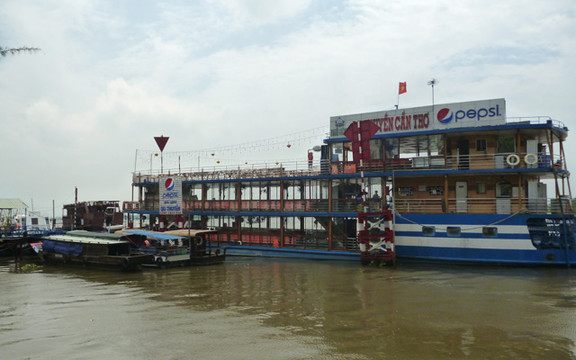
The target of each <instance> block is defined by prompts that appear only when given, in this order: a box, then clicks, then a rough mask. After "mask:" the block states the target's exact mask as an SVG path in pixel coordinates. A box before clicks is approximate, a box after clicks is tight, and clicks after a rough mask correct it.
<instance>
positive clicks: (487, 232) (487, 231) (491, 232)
mask: <svg viewBox="0 0 576 360" xmlns="http://www.w3.org/2000/svg"><path fill="white" fill-rule="evenodd" d="M497 235H498V228H497V227H495V226H484V227H482V236H484V237H496V236H497Z"/></svg>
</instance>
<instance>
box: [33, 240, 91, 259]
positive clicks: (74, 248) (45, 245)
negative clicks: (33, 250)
mask: <svg viewBox="0 0 576 360" xmlns="http://www.w3.org/2000/svg"><path fill="white" fill-rule="evenodd" d="M82 250H83V247H82V244H75V243H66V242H61V241H53V240H44V241H42V251H44V252H50V253H56V254H62V255H72V256H78V255H80V254H82Z"/></svg>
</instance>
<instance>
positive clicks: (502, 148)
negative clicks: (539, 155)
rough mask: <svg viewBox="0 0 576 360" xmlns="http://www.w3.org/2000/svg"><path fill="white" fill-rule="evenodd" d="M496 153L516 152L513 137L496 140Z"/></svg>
mask: <svg viewBox="0 0 576 360" xmlns="http://www.w3.org/2000/svg"><path fill="white" fill-rule="evenodd" d="M496 146H497V148H496V152H498V153H513V152H515V151H516V146H515V142H514V137H513V136H505V137H500V138H498V143H497V145H496Z"/></svg>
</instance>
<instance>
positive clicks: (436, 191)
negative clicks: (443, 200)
mask: <svg viewBox="0 0 576 360" xmlns="http://www.w3.org/2000/svg"><path fill="white" fill-rule="evenodd" d="M428 194H430V195H442V194H444V186H428Z"/></svg>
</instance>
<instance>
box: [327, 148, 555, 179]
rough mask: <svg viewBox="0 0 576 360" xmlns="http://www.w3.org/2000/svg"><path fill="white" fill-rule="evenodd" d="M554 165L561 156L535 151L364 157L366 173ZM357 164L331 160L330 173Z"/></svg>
mask: <svg viewBox="0 0 576 360" xmlns="http://www.w3.org/2000/svg"><path fill="white" fill-rule="evenodd" d="M552 168H554V169H557V170H563V169H564V168H563V166H562V160H561V158H560V156H558V155H555V156H554V157H551V156H550V155H547V154H536V153H526V152H518V153H496V154H469V155H450V156H444V155H430V156H428V155H426V156H410V157H402V158H400V157H399V158H394V159H386V160H377V159H372V160H367V161H365V162H364V168H363V170H364V172H365V173H381V172H393V171H412V170H413V171H422V170H489V169H490V170H491V169H536V170H538V169H546V170H550V169H552ZM359 171H360V168H359V166H358V165H357V164H356V163H354V162H340V163H332V167H331V173H332V174H347V173H350V174H352V173H357V172H359Z"/></svg>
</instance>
